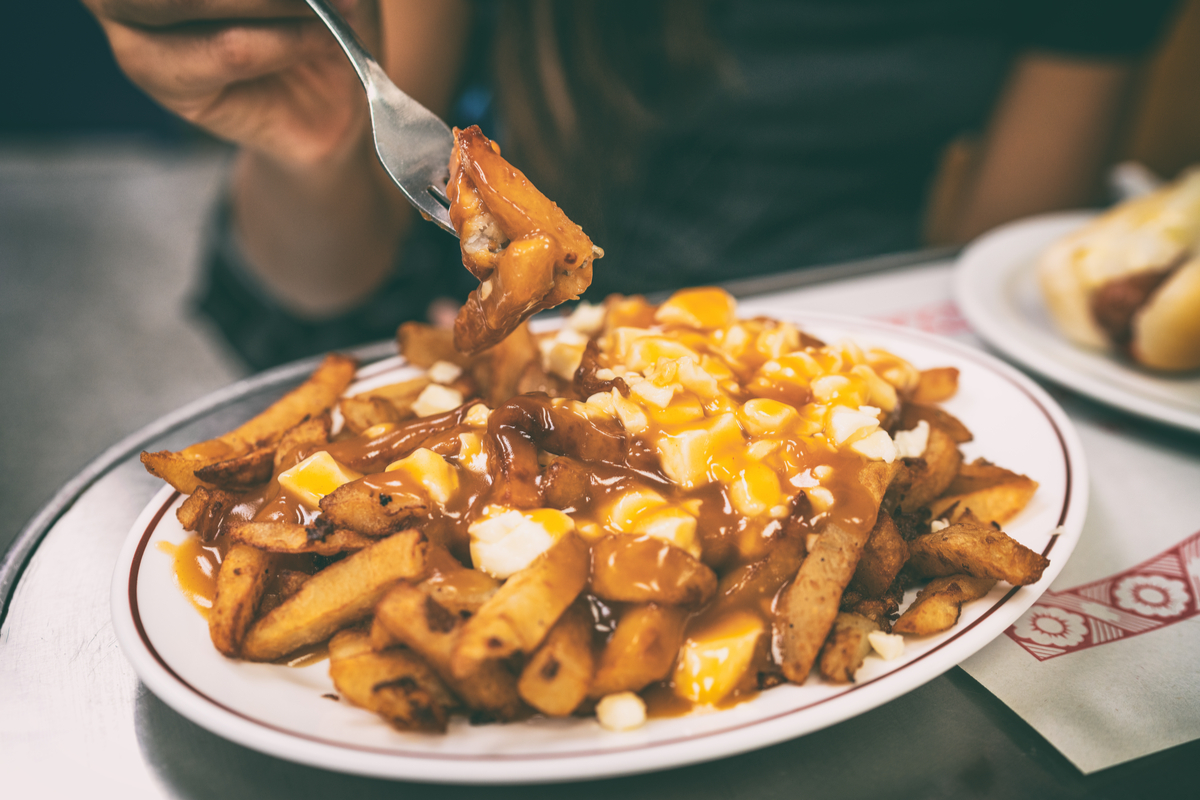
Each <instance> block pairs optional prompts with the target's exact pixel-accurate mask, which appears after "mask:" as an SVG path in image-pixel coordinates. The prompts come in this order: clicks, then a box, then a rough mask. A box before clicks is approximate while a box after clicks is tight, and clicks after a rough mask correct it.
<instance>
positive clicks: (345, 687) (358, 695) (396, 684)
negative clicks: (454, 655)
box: [329, 630, 458, 733]
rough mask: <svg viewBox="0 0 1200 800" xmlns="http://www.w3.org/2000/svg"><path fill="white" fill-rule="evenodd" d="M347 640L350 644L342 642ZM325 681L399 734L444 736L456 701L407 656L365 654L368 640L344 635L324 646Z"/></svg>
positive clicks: (407, 653) (348, 632)
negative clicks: (326, 661)
mask: <svg viewBox="0 0 1200 800" xmlns="http://www.w3.org/2000/svg"><path fill="white" fill-rule="evenodd" d="M346 640H351V641H346ZM329 677H330V678H332V679H333V685H334V686H335V687H336V688H337V690H338V691H339V692H340V693H341V694H342V696H343V697H345V698H346V699H347V700H349V701H350V702H351V703H353V704H354V705H356V706H359V707H361V708H365V709H367V710H369V711H374V712H375V713H376V714H378V715H379V716H381V717H383V718H384V719H385V720H387V721H388V722H389V723H390V724H391V725H392V726H393V727H396V728H398V729H400V730H414V731H433V732H437V733H442V732H444V731H445V730H446V722H447V719H448V716H449V710H450V709H451V708H453V707H454V706H457V705H458V700H457V698H455V697H454V695H453V694H452V693H451V692H450V690H449V689H447V688H446V686H445V684H443V683H442V681H441V679H440V678H438V676H437V675H436V673H434V672H433V670H431V669H430V668H429V667H428V665H426V664H425V663H424V662H423V661H421V659H420V658H418V657H417V656H416V655H415V654H414V653H412V652H411V651H409V650H403V649H399V648H392V649H390V650H385V651H383V652H378V653H377V652H374V651H372V650H371V649H370V637H369V636H368V635H367V634H364V633H362V632H361V631H358V630H346V631H342V632H341V633H339V634H337V635H336V636H334V637H333V640H332V641H331V642H330V644H329Z"/></svg>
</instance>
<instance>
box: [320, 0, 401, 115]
mask: <svg viewBox="0 0 1200 800" xmlns="http://www.w3.org/2000/svg"><path fill="white" fill-rule="evenodd" d="M307 2H308V5H309V7H310V8H311V9H312V10H313V11H314V12H315V13H316V15H317V16H318V17H320V18H321V21H322V22H324V23H325V27H327V28H329V32H330V33H332V34H333V38H334V39H336V40H337V43H338V44H339V45H341V46H342V50H343V51H344V52H345V53H346V57H347V58H349V59H350V63H351V64H352V65H353V66H354V71H355V72H357V73H358V79H359V80H360V81H362V85H363V88H365V89H366V90H367V91H368V92H370V91H371V89H372V88H374V86H375V81H376V79H377V77H378V76H379V75H384V74H386V73H384V71H383V67H381V66H379V62H378V61H376V60H375V57H374V56H372V55H371V53H370V51H369V50H367V48H366V46H365V45H364V44H363V43H362V40H361V39H359V38H358V34H357V33H355V32H354V29H353V28H351V27H350V24H349V23H348V22H346V18H345V17H343V16H342V15H341V14H339V13H338V12H337V11H336V10H335V9H334V8H333V6H331V5H329V3H328V2H327V0H307Z"/></svg>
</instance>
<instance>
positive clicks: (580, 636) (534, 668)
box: [517, 601, 595, 717]
mask: <svg viewBox="0 0 1200 800" xmlns="http://www.w3.org/2000/svg"><path fill="white" fill-rule="evenodd" d="M594 670H595V656H594V654H593V653H592V615H591V613H590V612H589V611H588V609H587V606H586V604H582V603H580V602H578V601H577V602H576V603H575V604H574V605H572V606H571V607H570V608H568V609H567V610H566V611H565V612H564V613H563V615H562V616H561V617H559V618H558V622H556V623H555V624H554V627H553V628H551V629H550V632H549V633H548V634H546V639H545V641H543V642H542V645H541V647H539V648H538V649H537V652H536V653H534V654H533V657H532V658H530V659H529V661H528V662H527V663H526V664H525V669H524V670H522V671H521V678H520V680H519V681H518V682H517V691H518V692H520V694H521V697H522V699H524V700H525V702H526V703H528V704H529V705H531V706H533V707H534V708H536V709H537V710H538V711H541V712H542V713H543V714H545V715H547V716H550V717H565V716H567V715H568V714H570V713H571V712H572V711H574V710H575V709H576V708H578V707H579V704H580V703H582V702H583V700H584V698H586V697H587V693H588V689H589V688H591V685H592V673H593V671H594Z"/></svg>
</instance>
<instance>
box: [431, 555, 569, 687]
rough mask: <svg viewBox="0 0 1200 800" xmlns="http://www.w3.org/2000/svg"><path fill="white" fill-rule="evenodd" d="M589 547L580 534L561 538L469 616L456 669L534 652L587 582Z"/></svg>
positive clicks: (460, 672)
mask: <svg viewBox="0 0 1200 800" xmlns="http://www.w3.org/2000/svg"><path fill="white" fill-rule="evenodd" d="M589 561H590V558H589V554H588V546H587V544H585V543H584V541H583V540H582V539H580V538H579V537H578V536H576V535H575V534H574V533H568V534H567V535H566V536H564V537H562V538H561V539H559V540H558V541H557V542H556V543H555V544H554V545H553V546H552V547H551V548H550V549H549V550H547V551H546V552H545V553H542V554H541V555H540V556H538V557H537V559H535V560H534V562H533V563H532V564H530V565H529V566H528V567H526V568H525V569H523V570H521V571H520V572H518V573H517V574H515V575H513V576H512V577H511V578H509V579H508V581H507V582H506V583H505V584H504V585H503V586H501V587H500V590H499V591H498V592H496V594H495V595H493V596H492V598H491V599H490V600H488V601H487V602H486V603H484V604H483V606H482V607H481V608H480V609H479V612H478V613H477V614H476V615H475V616H473V617H471V619H469V620H467V622H466V624H465V625H464V626H463V631H462V636H461V637H460V638H459V641H458V644H457V646H456V647H455V650H454V659H453V661H452V662H451V669H452V670H453V672H454V675H455V676H456V677H458V678H465V677H466V676H467V675H470V674H471V673H473V672H475V671H476V670H478V669H479V665H480V664H481V663H482V662H484V661H486V660H488V659H497V658H507V657H508V656H510V655H512V654H513V653H526V654H528V653H532V652H533V651H534V650H535V649H537V646H538V645H539V644H541V642H542V639H544V638H545V636H546V633H547V632H548V631H549V630H550V628H551V626H553V625H554V623H555V622H556V621H557V620H558V618H559V616H560V615H561V614H562V613H563V612H564V611H566V609H567V607H568V606H570V605H571V603H572V602H573V601H574V600H575V598H576V597H578V596H579V593H580V592H581V591H582V590H583V586H584V584H585V583H587V578H588V566H589Z"/></svg>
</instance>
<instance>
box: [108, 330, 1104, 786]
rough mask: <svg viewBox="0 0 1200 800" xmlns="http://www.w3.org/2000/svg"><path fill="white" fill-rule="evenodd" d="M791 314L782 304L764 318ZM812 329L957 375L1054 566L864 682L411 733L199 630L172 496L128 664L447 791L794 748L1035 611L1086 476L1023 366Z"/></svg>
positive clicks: (129, 604)
mask: <svg viewBox="0 0 1200 800" xmlns="http://www.w3.org/2000/svg"><path fill="white" fill-rule="evenodd" d="M771 311H773V312H774V314H775V316H779V317H785V318H786V317H787V309H786V308H779V309H771ZM803 327H804V328H805V330H807V331H810V332H812V333H814V334H816V335H818V336H821V337H824V338H826V339H828V340H837V339H840V338H843V337H851V338H853V339H854V340H855V341H857V342H859V343H861V344H864V345H878V346H886V347H887V348H888V349H890V350H892V351H893V352H895V353H896V354H898V355H900V356H903V357H904V358H907V359H909V360H910V361H911V362H912V363H913V364H915V365H916V366H918V367H920V368H926V367H933V366H955V367H958V368H959V370H961V383H960V385H961V387H962V388H961V390H960V392H959V394H958V396H956V397H955V398H953V399H952V400H951V401H950V402H948V403H946V407H947V409H948V410H949V411H951V413H954V414H955V415H957V416H959V417H960V418H961V419H962V420H964V421H965V422H966V423H967V425H968V426H969V427H970V428H971V429H972V430H973V431H974V433H975V441H974V442H971V443H969V444H966V445H964V446H963V450H964V452H965V455H966V456H967V457H968V458H971V459H973V458H975V457H976V456H979V455H985V456H987V457H988V458H989V459H990V460H992V461H994V462H996V463H998V464H1002V465H1004V466H1005V467H1008V468H1010V469H1013V470H1016V471H1018V472H1022V473H1025V474H1027V475H1029V476H1031V477H1033V478H1034V479H1036V480H1037V481H1038V482H1039V483H1040V484H1041V486H1040V488H1039V489H1038V492H1037V494H1036V495H1035V496H1034V499H1033V501H1032V502H1031V503H1030V505H1029V506H1028V507H1027V508H1026V509H1025V510H1024V511H1023V512H1022V513H1021V515H1020V516H1019V517H1018V518H1017V519H1016V520H1015V521H1014V522H1013V523H1012V524H1011V526H1010V527H1009V532H1010V533H1011V534H1012V535H1013V536H1014V537H1015V538H1017V539H1018V540H1020V541H1021V542H1023V543H1024V544H1026V545H1028V546H1029V547H1031V548H1033V549H1034V550H1036V551H1038V552H1044V553H1046V554H1047V555H1048V556H1049V557H1050V567H1049V569H1047V570H1046V572H1045V574H1044V575H1043V577H1042V579H1041V580H1040V581H1039V582H1038V583H1037V584H1034V585H1032V586H1027V587H1024V588H1020V589H1013V588H1011V587H1008V586H998V587H997V588H996V589H994V590H993V591H992V592H991V593H990V594H989V595H988V596H987V597H985V598H982V599H980V600H977V601H975V602H973V603H970V604H968V605H967V606H966V607H965V608H964V609H963V614H962V618H961V619H960V621H959V624H958V625H957V626H956V627H955V628H953V629H952V630H951V631H948V632H946V633H943V634H940V635H937V636H931V637H927V638H924V639H920V640H909V643H908V645H907V647H906V650H905V653H904V655H903V656H901V657H900V658H899V659H897V660H895V661H883V660H881V659H879V658H876V657H874V656H872V657H868V659H867V661H866V664H865V665H864V666H863V668H862V670H861V671H860V672H859V681H858V683H856V684H853V685H850V686H835V685H832V684H827V683H824V682H823V681H821V680H820V679H817V678H810V679H809V681H808V682H807V683H806V684H805V685H803V686H793V685H786V686H779V687H776V688H774V689H770V690H768V691H766V692H763V693H762V694H761V695H759V696H758V697H756V698H754V699H753V700H751V701H748V702H746V703H743V704H741V705H738V706H736V707H734V708H730V709H726V710H723V711H716V712H711V713H698V714H693V715H690V716H685V717H677V718H670V719H652V720H650V721H649V722H648V723H647V724H646V725H645V726H644V727H643V728H641V729H639V730H636V731H631V732H625V733H615V732H610V731H605V730H603V729H601V728H600V727H599V725H598V724H597V723H596V722H595V721H594V720H592V719H568V720H547V719H540V718H535V719H532V720H529V721H527V722H521V723H513V724H508V725H484V726H474V727H473V726H470V725H468V724H467V723H466V722H465V721H463V720H457V721H455V722H454V723H453V724H452V725H451V728H450V731H449V732H448V733H447V734H446V735H445V736H437V735H423V734H406V733H400V732H397V731H395V730H393V729H391V728H389V727H388V726H387V725H386V724H384V723H383V722H382V721H381V720H379V719H378V718H376V717H375V716H374V715H372V714H369V713H367V712H365V711H362V710H360V709H356V708H352V707H350V706H349V705H348V704H346V703H344V702H334V701H332V700H330V699H327V698H325V697H323V695H325V694H327V693H332V692H333V691H334V689H333V685H332V683H331V682H330V680H329V677H328V674H327V664H326V663H319V664H316V665H312V666H309V667H305V668H299V669H296V668H289V667H285V666H276V665H272V664H251V663H245V662H239V661H233V660H230V659H226V658H224V657H223V656H221V655H220V654H218V653H217V651H216V650H214V649H213V646H212V644H211V642H210V641H209V637H208V628H207V625H206V623H205V621H204V620H203V619H202V618H201V617H200V615H199V614H197V613H196V611H195V609H194V608H192V606H191V605H190V604H189V602H188V601H187V600H186V599H185V598H184V596H183V594H182V592H181V591H180V590H179V588H178V586H177V585H176V583H175V579H174V575H173V570H172V559H171V557H170V556H169V555H168V554H167V553H166V552H165V551H164V550H163V549H161V548H160V547H159V546H158V545H159V543H160V542H170V543H176V544H178V543H180V542H182V541H183V540H184V539H185V538H186V537H187V536H188V534H187V533H186V532H185V531H184V530H183V529H182V528H181V527H180V525H179V523H178V521H177V520H176V518H175V514H174V511H175V509H176V508H177V507H178V505H179V503H180V501H181V499H182V498H181V497H180V496H179V495H178V494H176V493H175V492H174V491H173V490H172V489H171V488H170V487H166V488H164V489H163V491H161V492H159V494H158V495H157V496H156V497H155V498H154V500H153V501H152V502H151V503H150V505H149V506H147V507H146V509H145V511H143V512H142V514H141V516H140V517H139V518H138V520H137V522H136V523H135V524H134V526H133V529H132V531H130V534H129V539H128V541H127V542H126V543H125V546H124V548H123V550H122V552H121V556H120V559H119V560H118V562H117V568H116V573H115V575H114V577H113V588H112V613H113V622H114V625H115V628H116V632H117V638H118V640H119V641H120V643H121V646H122V648H123V649H124V651H125V654H126V656H127V657H128V658H129V660H130V661H131V662H132V663H133V666H134V669H135V670H136V671H137V673H138V675H139V676H140V677H141V678H142V680H143V681H144V682H145V683H146V685H147V686H148V687H149V688H150V690H151V691H153V692H154V693H155V694H156V695H158V697H160V698H161V699H162V700H163V701H164V702H166V703H167V704H168V705H170V706H171V707H172V708H174V709H175V710H176V711H178V712H179V713H180V714H182V715H184V716H185V717H187V718H189V719H191V720H192V721H193V722H195V723H197V724H199V725H201V726H203V727H205V728H207V729H209V730H210V731H213V732H214V733H217V734H219V735H221V736H224V737H226V738H228V739H231V740H233V741H235V742H239V743H241V744H243V745H245V746H247V747H251V748H254V749H256V750H261V751H263V752H266V753H270V754H272V755H275V756H279V757H280V758H285V759H289V760H291V761H297V762H300V763H304V764H312V765H316V766H320V767H325V768H327V769H333V770H339V771H343V772H350V773H357V774H362V775H373V776H379V777H386V778H397V779H408V780H419V781H433V782H444V783H532V782H546V781H566V780H582V779H586V778H597V777H604V776H613V775H622V774H629V773H636V772H646V771H650V770H658V769H666V768H668V767H675V766H679V765H683V764H690V763H694V762H698V761H707V760H711V759H714V758H719V757H722V756H728V755H733V754H735V753H741V752H744V751H747V750H753V749H755V748H759V747H764V746H766V745H770V744H774V743H776V742H781V741H784V740H786V739H791V738H794V737H796V736H800V735H802V734H805V733H809V732H811V731H815V730H818V729H820V728H824V727H826V726H828V725H832V724H834V723H836V722H840V721H841V720H844V719H847V718H849V717H853V716H855V715H857V714H861V713H863V712H865V711H868V710H869V709H872V708H874V707H876V706H878V705H881V704H882V703H885V702H887V701H888V700H891V699H893V698H895V697H898V696H900V695H902V694H904V693H906V692H908V691H911V690H912V689H914V688H916V687H918V686H920V685H921V684H923V683H925V682H927V681H929V680H931V679H933V678H934V677H936V676H938V675H940V674H941V673H943V672H945V671H946V670H947V669H949V668H950V667H952V666H954V665H955V664H957V663H958V662H960V661H962V660H963V659H965V658H966V657H967V656H970V655H971V654H972V653H974V652H975V651H977V650H978V649H980V648H981V647H983V646H984V645H985V644H987V643H988V642H990V641H991V640H992V639H994V638H995V637H997V636H999V635H1000V634H1001V632H1003V631H1004V629H1005V628H1007V627H1008V626H1009V625H1010V624H1011V623H1012V622H1014V621H1015V620H1016V619H1017V618H1018V617H1019V616H1020V615H1021V614H1022V613H1023V612H1024V611H1025V610H1026V609H1028V608H1029V607H1030V606H1031V605H1032V604H1033V602H1034V600H1036V599H1037V598H1038V597H1039V596H1040V595H1041V594H1042V592H1043V591H1045V589H1046V587H1048V586H1049V585H1050V583H1051V582H1052V581H1053V580H1054V578H1055V576H1056V575H1058V573H1059V571H1060V570H1061V569H1062V568H1063V564H1064V563H1065V562H1066V560H1067V557H1068V556H1069V555H1070V554H1071V551H1072V550H1073V549H1074V547H1075V544H1076V542H1077V541H1078V539H1079V534H1080V530H1081V529H1082V527H1083V520H1084V513H1085V510H1086V508H1087V471H1086V466H1085V463H1084V457H1083V451H1082V449H1081V447H1080V445H1079V441H1078V437H1077V436H1076V433H1075V431H1074V429H1073V427H1072V426H1071V423H1070V422H1069V421H1068V419H1067V417H1066V415H1065V414H1064V413H1063V411H1062V409H1060V408H1059V407H1058V405H1056V404H1055V402H1054V401H1053V400H1052V399H1051V398H1050V397H1049V396H1048V395H1047V394H1046V393H1045V392H1044V391H1043V390H1042V389H1041V388H1039V387H1038V386H1037V385H1036V384H1035V383H1033V382H1032V381H1030V380H1029V379H1028V378H1026V377H1025V376H1023V375H1022V374H1021V373H1019V372H1018V371H1017V370H1015V369H1013V368H1011V367H1009V366H1007V365H1006V364H1003V363H1002V362H1000V361H998V360H996V359H994V358H992V357H990V356H988V355H986V354H984V353H982V352H980V351H978V350H975V349H973V348H969V347H965V346H963V345H959V344H956V343H953V342H949V341H946V340H943V339H939V338H936V337H933V336H930V335H928V334H924V333H920V332H918V331H913V330H908V329H903V328H897V327H893V326H890V325H886V324H884V323H876V322H870V321H863V320H851V319H847V318H839V317H830V316H817V315H808V316H807V317H806V319H805V320H804V322H803Z"/></svg>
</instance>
